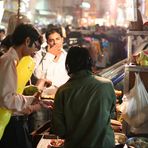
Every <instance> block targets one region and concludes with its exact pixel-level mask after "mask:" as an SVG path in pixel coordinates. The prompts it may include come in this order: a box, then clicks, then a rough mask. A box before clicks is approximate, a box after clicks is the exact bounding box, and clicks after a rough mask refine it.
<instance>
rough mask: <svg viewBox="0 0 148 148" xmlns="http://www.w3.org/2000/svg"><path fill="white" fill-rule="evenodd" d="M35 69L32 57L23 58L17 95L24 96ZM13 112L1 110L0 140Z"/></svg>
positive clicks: (19, 69)
mask: <svg viewBox="0 0 148 148" xmlns="http://www.w3.org/2000/svg"><path fill="white" fill-rule="evenodd" d="M34 67H35V62H34V60H33V59H32V58H31V57H30V56H26V57H24V58H22V59H21V60H20V62H19V64H18V65H17V77H18V82H17V83H18V84H17V93H18V94H22V93H23V90H24V88H25V85H26V83H27V82H28V80H29V79H30V77H31V75H32V73H33V70H34ZM11 114H12V112H11V111H10V110H8V109H6V108H0V140H1V138H2V136H3V133H4V130H5V127H6V126H7V124H8V123H9V120H10V118H11Z"/></svg>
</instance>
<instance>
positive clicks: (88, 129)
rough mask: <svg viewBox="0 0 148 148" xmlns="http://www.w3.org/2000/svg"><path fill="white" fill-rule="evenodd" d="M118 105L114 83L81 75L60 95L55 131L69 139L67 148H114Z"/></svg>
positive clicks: (89, 74)
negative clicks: (113, 118) (113, 123)
mask: <svg viewBox="0 0 148 148" xmlns="http://www.w3.org/2000/svg"><path fill="white" fill-rule="evenodd" d="M115 102H116V96H115V92H114V88H113V85H112V83H111V81H110V80H108V79H105V78H102V77H99V76H94V75H93V74H92V73H91V72H90V71H87V70H82V71H80V72H77V73H75V74H73V75H72V76H71V78H70V79H69V81H68V82H67V83H65V84H64V85H63V86H61V87H60V88H59V89H58V91H57V93H56V96H55V103H54V105H55V106H54V110H53V121H52V130H51V131H53V132H54V134H57V135H59V136H61V137H64V138H65V146H64V148H112V147H114V133H113V130H112V128H111V125H110V118H111V113H112V112H114V109H115Z"/></svg>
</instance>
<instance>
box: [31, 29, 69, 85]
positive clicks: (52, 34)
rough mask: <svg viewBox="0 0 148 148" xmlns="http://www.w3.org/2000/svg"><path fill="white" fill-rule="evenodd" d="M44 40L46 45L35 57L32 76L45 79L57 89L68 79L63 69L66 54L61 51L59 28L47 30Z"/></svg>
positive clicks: (61, 40)
mask: <svg viewBox="0 0 148 148" xmlns="http://www.w3.org/2000/svg"><path fill="white" fill-rule="evenodd" d="M46 40H47V44H48V45H47V46H46V47H45V48H42V49H41V50H40V51H38V52H37V54H36V55H35V61H36V68H35V71H34V76H35V77H37V78H38V79H47V80H49V81H51V82H52V86H55V87H59V86H61V85H62V84H64V83H65V82H66V81H67V80H68V79H69V76H68V75H67V72H66V69H65V59H66V55H67V53H66V51H64V49H63V37H62V32H61V30H60V28H58V27H51V28H49V29H48V30H47V31H46Z"/></svg>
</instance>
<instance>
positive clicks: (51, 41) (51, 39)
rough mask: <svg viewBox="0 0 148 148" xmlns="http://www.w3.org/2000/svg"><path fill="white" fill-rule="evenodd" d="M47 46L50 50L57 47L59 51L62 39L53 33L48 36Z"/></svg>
mask: <svg viewBox="0 0 148 148" xmlns="http://www.w3.org/2000/svg"><path fill="white" fill-rule="evenodd" d="M47 43H48V45H49V46H50V48H52V47H53V46H55V45H58V48H59V49H61V48H62V47H63V38H62V37H61V35H60V34H59V33H57V32H54V33H52V34H50V35H49V36H48V40H47Z"/></svg>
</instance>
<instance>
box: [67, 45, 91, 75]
mask: <svg viewBox="0 0 148 148" xmlns="http://www.w3.org/2000/svg"><path fill="white" fill-rule="evenodd" d="M65 67H66V70H67V72H68V74H69V75H70V74H72V73H75V72H78V71H80V70H90V71H92V58H91V55H90V53H89V50H88V49H87V48H84V47H79V46H74V47H71V48H70V49H69V51H68V54H67V57H66V62H65Z"/></svg>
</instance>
